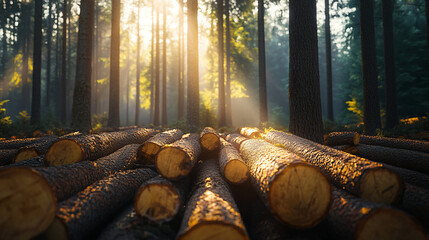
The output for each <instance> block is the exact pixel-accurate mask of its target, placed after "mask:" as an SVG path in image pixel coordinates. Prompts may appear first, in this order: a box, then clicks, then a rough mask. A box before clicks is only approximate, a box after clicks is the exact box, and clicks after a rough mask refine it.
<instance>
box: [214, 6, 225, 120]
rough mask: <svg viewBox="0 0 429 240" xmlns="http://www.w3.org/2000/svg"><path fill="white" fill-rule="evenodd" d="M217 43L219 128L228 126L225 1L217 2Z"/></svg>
mask: <svg viewBox="0 0 429 240" xmlns="http://www.w3.org/2000/svg"><path fill="white" fill-rule="evenodd" d="M216 13H217V41H218V68H219V69H218V79H219V81H218V86H219V92H218V94H219V98H218V101H219V102H218V109H219V116H218V126H219V127H223V126H226V121H225V73H224V69H223V64H224V57H223V51H224V49H223V0H217V11H216Z"/></svg>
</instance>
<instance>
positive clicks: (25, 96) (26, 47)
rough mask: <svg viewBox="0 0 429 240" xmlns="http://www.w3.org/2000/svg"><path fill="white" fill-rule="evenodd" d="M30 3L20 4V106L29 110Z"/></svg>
mask: <svg viewBox="0 0 429 240" xmlns="http://www.w3.org/2000/svg"><path fill="white" fill-rule="evenodd" d="M30 9H31V8H30V4H28V3H24V4H23V6H22V12H23V19H22V21H23V29H24V32H23V34H22V36H23V40H22V74H21V75H22V77H21V79H22V101H23V102H22V103H23V104H22V108H23V109H24V110H27V111H28V110H29V107H30V99H31V93H30V86H29V81H28V78H29V77H28V71H29V69H28V61H29V55H30V37H31V31H30V23H31V18H30V17H31V13H30Z"/></svg>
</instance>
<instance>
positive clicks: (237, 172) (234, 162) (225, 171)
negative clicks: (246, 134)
mask: <svg viewBox="0 0 429 240" xmlns="http://www.w3.org/2000/svg"><path fill="white" fill-rule="evenodd" d="M219 166H220V171H221V173H222V175H223V176H224V177H225V179H226V180H228V182H230V183H233V184H239V183H243V182H245V181H246V180H247V179H248V178H249V168H248V167H247V165H246V163H245V162H244V161H243V159H242V158H241V155H240V153H239V152H238V150H237V149H236V148H235V147H234V146H232V144H231V143H229V142H227V141H225V140H223V139H221V140H220V152H219Z"/></svg>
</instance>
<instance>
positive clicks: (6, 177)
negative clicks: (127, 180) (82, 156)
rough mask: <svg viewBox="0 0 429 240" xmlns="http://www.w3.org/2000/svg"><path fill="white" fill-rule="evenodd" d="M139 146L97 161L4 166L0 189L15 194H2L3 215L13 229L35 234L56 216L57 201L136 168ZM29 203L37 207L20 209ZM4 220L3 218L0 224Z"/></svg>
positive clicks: (1, 213) (0, 175)
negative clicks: (54, 164) (112, 175)
mask: <svg viewBox="0 0 429 240" xmlns="http://www.w3.org/2000/svg"><path fill="white" fill-rule="evenodd" d="M138 147H139V145H138V144H134V145H127V146H125V147H123V148H121V149H120V150H119V151H116V152H115V153H113V154H110V155H108V156H106V157H103V158H101V159H99V160H97V161H84V162H79V163H75V164H70V165H65V166H58V167H49V168H38V169H30V168H25V167H16V168H5V169H1V170H0V189H8V190H7V191H4V194H6V195H10V196H14V197H11V198H2V197H1V195H0V216H5V217H8V218H9V221H8V222H7V225H6V226H8V227H7V228H8V229H10V231H12V232H15V231H16V232H20V231H22V232H27V231H28V232H30V233H34V235H35V234H37V233H40V232H42V231H43V230H45V229H46V228H47V227H48V225H49V223H50V221H52V219H53V218H54V216H55V212H56V210H57V209H56V207H57V205H56V202H57V200H58V201H62V200H64V199H66V198H68V197H70V196H72V195H73V194H75V193H77V192H79V191H81V190H82V189H84V188H85V187H87V186H89V185H90V184H92V183H93V182H95V181H97V180H99V179H102V178H104V177H107V176H109V175H110V174H112V173H114V172H117V171H120V170H126V169H130V168H133V167H134V164H135V162H136V158H137V148H138ZM30 180H31V181H30ZM36 193H37V194H36ZM6 195H5V196H6ZM28 199H31V201H29V200H28ZM51 199H52V200H51ZM48 200H49V201H48ZM29 202H31V203H32V204H34V206H35V207H37V210H35V211H18V210H17V209H27V206H28V204H29ZM52 213H53V214H52ZM9 215H10V216H9ZM0 219H1V218H0ZM23 219H27V220H28V219H32V221H31V224H29V225H25V224H19V222H20V221H22V220H23ZM1 222H2V221H1V220H0V225H1V224H2V223H1ZM9 223H10V224H11V225H9ZM42 223H43V224H42ZM0 228H1V227H0ZM34 235H32V236H34ZM24 236H26V235H24ZM0 239H1V237H0Z"/></svg>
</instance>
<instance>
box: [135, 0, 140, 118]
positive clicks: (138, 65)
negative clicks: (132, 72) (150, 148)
mask: <svg viewBox="0 0 429 240" xmlns="http://www.w3.org/2000/svg"><path fill="white" fill-rule="evenodd" d="M137 12H138V14H137V59H136V110H135V120H134V124H135V125H139V118H140V0H139V1H138V8H137Z"/></svg>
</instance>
